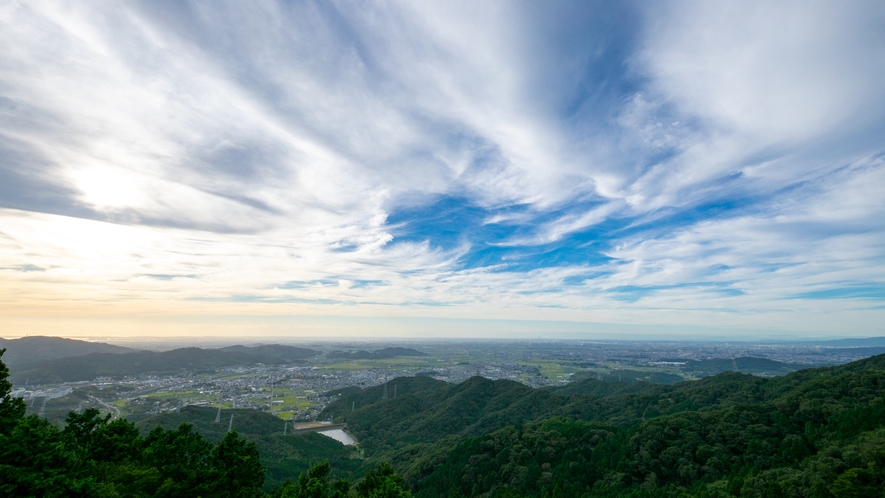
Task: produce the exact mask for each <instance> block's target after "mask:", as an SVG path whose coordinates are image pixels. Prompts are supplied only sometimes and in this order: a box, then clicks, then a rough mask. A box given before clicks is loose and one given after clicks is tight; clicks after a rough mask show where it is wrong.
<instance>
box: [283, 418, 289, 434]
mask: <svg viewBox="0 0 885 498" xmlns="http://www.w3.org/2000/svg"><path fill="white" fill-rule="evenodd" d="M288 428H289V422H288V421H286V422H284V423H283V435H284V436H285V435H286V429H288Z"/></svg>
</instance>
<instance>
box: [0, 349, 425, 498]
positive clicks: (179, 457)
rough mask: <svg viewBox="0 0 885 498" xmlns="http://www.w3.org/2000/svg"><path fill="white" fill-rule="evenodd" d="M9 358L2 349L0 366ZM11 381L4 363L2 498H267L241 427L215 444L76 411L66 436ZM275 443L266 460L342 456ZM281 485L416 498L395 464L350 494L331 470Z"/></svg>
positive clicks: (299, 442) (327, 445)
mask: <svg viewBox="0 0 885 498" xmlns="http://www.w3.org/2000/svg"><path fill="white" fill-rule="evenodd" d="M4 352H5V350H2V349H0V358H2V355H3V353H4ZM8 377H9V370H8V369H7V367H6V365H5V364H4V363H3V362H2V361H0V496H10V497H12V496H37V497H60V496H77V497H80V496H82V497H149V496H157V497H199V496H203V497H240V498H245V497H260V496H267V493H265V480H266V477H267V476H266V469H265V466H264V465H263V464H262V462H261V455H260V454H259V450H258V447H259V446H258V445H256V443H255V441H250V440H247V439H245V438H242V437H240V435H239V434H238V432H237V430H236V429H234V430H232V431H230V432H227V431H218V430H217V429H216V432H215V433H213V434H210V436H212V437H213V439H214V440H217V442H215V443H213V442H212V441H210V440H208V439H207V438H206V437H204V435H202V434H201V433H199V432H197V431H196V430H195V429H194V426H193V425H191V424H187V423H182V424H179V425H178V426H177V427H175V428H164V427H163V424H158V425H156V426H155V427H154V428H153V429H151V430H149V431H146V432H143V431H140V430H139V428H138V427H137V426H136V425H135V424H132V423H130V422H128V421H126V420H122V419H118V420H111V418H110V415H108V416H105V417H101V416H100V415H99V412H98V411H97V410H94V409H90V410H86V411H85V412H84V413H82V414H76V413H73V412H72V413H70V414H69V415H68V417H67V419H66V421H65V422H66V423H65V425H64V428H63V429H59V428H58V427H56V426H55V425H53V424H52V423H50V422H49V421H47V420H46V419H45V418H40V417H37V416H36V415H31V416H29V417H25V415H24V414H25V404H24V402H23V401H22V399H21V398H13V397H12V396H11V389H12V385H11V384H10V382H9V381H8ZM185 415H187V414H186V413H185ZM164 422H168V421H164ZM253 423H256V422H255V421H253ZM257 423H261V421H260V420H259V421H258V422H257ZM246 428H247V429H248V428H249V422H248V418H247V423H246ZM203 429H205V427H204V428H203ZM305 442H306V443H307V444H303V443H305ZM277 443H279V444H278V445H277V446H274V445H273V444H270V445H265V447H267V448H276V449H278V450H279V451H280V453H281V454H273V453H272V452H269V454H267V455H264V456H265V457H267V456H269V457H271V460H273V461H274V462H275V463H277V464H279V463H280V462H285V461H286V459H287V458H291V457H293V456H294V457H295V458H296V459H297V458H301V459H302V463H303V462H304V461H306V460H308V459H315V460H317V461H318V460H323V459H328V458H329V456H333V457H334V455H335V454H334V451H336V450H339V448H343V446H342V445H340V444H338V443H336V442H335V441H333V440H331V439H328V438H325V437H323V436H320V435H318V434H309V435H303V436H297V437H292V438H288V439H283V438H279V440H278V441H277ZM299 450H301V451H300V453H299ZM327 450H328V452H327ZM305 451H306V452H308V453H310V452H312V454H307V455H305V454H304V452H305ZM277 477H288V479H285V480H283V481H282V482H280V483H279V485H277V486H273V487H272V489H271V490H270V496H273V497H279V498H284V497H285V498H291V497H297V498H308V497H310V498H326V497H330V498H331V497H337V498H343V497H344V496H348V497H351V498H369V497H370V496H371V497H373V498H382V497H396V498H407V497H408V496H410V494H409V493H408V491H407V490H406V489H405V488H404V486H403V481H402V477H400V476H399V475H398V474H396V473H395V472H394V471H393V468H392V467H390V466H389V465H388V464H380V465H378V466H377V468H375V469H372V470H370V471H369V472H368V473H367V474H366V476H365V477H364V478H363V479H362V480H361V481H360V482H359V483H357V485H356V486H355V487H353V488H352V489H351V487H350V484H349V482H348V481H347V480H344V479H339V480H337V481H335V480H333V479H332V471H331V466H330V465H329V463H327V462H320V463H318V464H316V465H313V466H312V467H310V468H309V469H307V470H306V471H305V472H303V473H301V475H298V473H297V472H293V473H291V474H289V475H288V476H277ZM296 477H297V479H296V480H294V481H293V480H291V479H292V478H296Z"/></svg>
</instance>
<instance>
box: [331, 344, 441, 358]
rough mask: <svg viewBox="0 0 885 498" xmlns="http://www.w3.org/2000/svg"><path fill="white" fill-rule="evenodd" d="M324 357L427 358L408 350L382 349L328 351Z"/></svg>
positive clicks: (417, 352)
mask: <svg viewBox="0 0 885 498" xmlns="http://www.w3.org/2000/svg"><path fill="white" fill-rule="evenodd" d="M326 356H327V357H328V358H341V359H345V360H386V359H390V358H400V357H403V356H427V353H422V352H421V351H417V350H415V349H410V348H398V347H397V348H382V349H379V350H377V351H362V350H360V351H329V352H328V353H327V354H326Z"/></svg>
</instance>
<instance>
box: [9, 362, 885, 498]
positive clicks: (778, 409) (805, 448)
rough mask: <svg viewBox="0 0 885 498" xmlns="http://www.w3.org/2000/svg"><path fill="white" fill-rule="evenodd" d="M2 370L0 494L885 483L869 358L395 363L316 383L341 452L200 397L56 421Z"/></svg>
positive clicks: (442, 495)
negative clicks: (654, 377)
mask: <svg viewBox="0 0 885 498" xmlns="http://www.w3.org/2000/svg"><path fill="white" fill-rule="evenodd" d="M6 377H7V371H6V369H5V366H4V367H2V370H0V395H2V403H0V494H3V495H9V496H18V495H23V496H29V495H31V496H200V495H201V496H261V495H263V494H265V493H267V492H269V493H270V494H271V496H279V497H283V496H298V497H306V496H311V497H314V496H315V497H320V496H322V497H339V498H343V497H345V496H348V497H357V496H359V497H362V496H365V497H369V496H371V497H374V498H380V497H383V496H397V497H405V496H409V494H410V493H411V494H413V495H414V496H416V497H417V498H437V497H439V498H450V497H451V498H454V497H461V496H463V497H467V496H483V497H489V498H494V497H498V498H504V497H522V496H524V497H538V498H559V497H562V498H567V497H576V498H577V497H587V498H590V497H614V496H633V497H778V498H782V497H822V498H824V497H825V498H830V497H836V498H842V497H878V498H883V497H885V492H883V490H885V356H877V357H872V358H868V359H865V360H861V361H858V362H854V363H850V364H847V365H842V366H838V367H831V368H819V369H807V370H801V371H797V372H793V373H790V374H788V375H785V376H783V377H775V378H769V379H765V378H760V377H754V376H752V375H747V374H740V373H735V372H725V373H721V374H719V375H716V376H713V377H708V378H704V379H702V380H699V381H691V382H681V383H677V384H673V385H655V384H650V383H648V382H635V380H634V382H632V383H626V382H608V381H600V380H597V379H592V378H591V379H585V380H582V381H580V382H574V383H572V384H570V385H568V386H566V387H563V388H560V389H532V388H529V387H526V386H524V385H522V384H519V383H516V382H509V381H490V380H487V379H483V378H479V377H476V378H473V379H470V380H468V381H466V382H463V383H461V384H458V385H452V384H447V383H445V382H441V381H437V380H434V379H432V378H428V377H412V378H399V379H395V380H393V381H391V382H392V383H395V384H396V388H395V390H394V389H391V388H392V387H393V386H388V393H389V394H390V395H389V396H388V397H387V399H385V396H384V395H383V393H384V387H383V386H376V387H373V388H368V389H356V388H348V389H343V390H340V391H337V392H335V393H332V394H334V395H335V396H337V400H336V401H335V402H333V403H331V404H330V405H329V406H327V408H326V410H325V412H324V414H323V415H322V416H323V417H333V418H334V419H335V420H336V421H339V422H345V423H347V424H348V429H349V430H350V431H351V432H353V433H354V434H355V436H356V437H357V439H358V440H359V441H360V450H359V451H357V452H354V450H352V449H344V450H342V449H341V448H344V447H343V446H341V445H339V444H338V443H335V442H334V441H331V440H327V438H324V437H322V436H319V435H316V434H313V435H310V436H307V437H306V436H305V435H299V436H291V435H290V436H282V435H281V434H277V433H273V432H272V431H273V430H274V429H273V427H271V426H272V425H273V424H277V422H276V421H272V418H262V417H260V416H257V418H255V419H254V420H252V421H251V422H246V423H245V425H244V426H243V427H244V432H254V433H255V434H257V433H263V432H267V433H268V434H266V435H264V436H258V435H255V434H247V435H246V436H245V437H244V436H243V435H241V434H239V433H237V432H235V431H232V432H229V433H228V432H226V428H224V429H220V428H219V427H218V425H217V424H212V423H210V422H207V421H203V419H206V420H208V419H209V417H212V415H213V414H212V413H211V411H207V410H205V409H203V410H202V411H200V410H193V411H191V410H183V411H182V413H181V414H167V415H164V416H163V418H158V419H156V420H152V421H151V422H150V424H147V425H146V424H145V422H146V421H142V422H141V423H140V424H141V425H140V428H139V427H136V426H135V425H133V424H130V423H129V422H126V421H122V420H115V421H110V420H109V419H107V418H100V417H99V416H98V413H97V412H94V411H89V412H86V413H84V414H83V415H75V414H71V415H69V417H68V420H67V424H66V425H65V426H64V428H61V429H60V428H56V427H55V426H53V425H51V424H50V423H48V422H46V421H45V420H44V419H40V418H37V417H35V416H31V417H24V416H23V414H24V405H23V404H22V402H21V400H19V399H13V398H11V397H10V396H9V392H10V387H11V386H10V385H9V383H8V382H7V381H6ZM393 392H396V397H393V395H392V393H393ZM256 413H258V412H256ZM242 415H243V416H244V417H246V414H245V413H243V414H242ZM262 415H264V414H262ZM268 417H269V416H268ZM185 420H187V421H190V422H192V423H193V425H190V424H182V423H180V422H182V421H185ZM213 420H214V419H213ZM244 422H245V421H244ZM250 424H254V425H255V430H254V431H252V430H251V429H249V427H251V425H250ZM262 424H271V425H268V426H267V427H264V425H262ZM281 429H282V427H280V430H281ZM311 438H313V439H311ZM259 456H260V458H259ZM321 460H327V461H329V462H331V465H330V464H329V463H318V462H320V461H321ZM385 461H389V462H391V463H392V465H389V464H386V463H383V462H385ZM266 469H268V470H269V472H268V471H266ZM394 469H395V470H394ZM397 471H398V472H400V473H401V474H402V476H400V475H399V474H398V473H397ZM299 473H300V475H298V474H299ZM296 475H298V477H297V478H296V477H295V476H296ZM341 477H346V478H348V479H347V480H345V479H341ZM286 479H292V480H290V481H287V480H286ZM349 481H355V482H356V484H355V485H354V486H351V485H350V483H349Z"/></svg>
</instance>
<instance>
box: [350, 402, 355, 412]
mask: <svg viewBox="0 0 885 498" xmlns="http://www.w3.org/2000/svg"><path fill="white" fill-rule="evenodd" d="M355 408H356V401H351V402H350V413H353V410H354V409H355Z"/></svg>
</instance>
